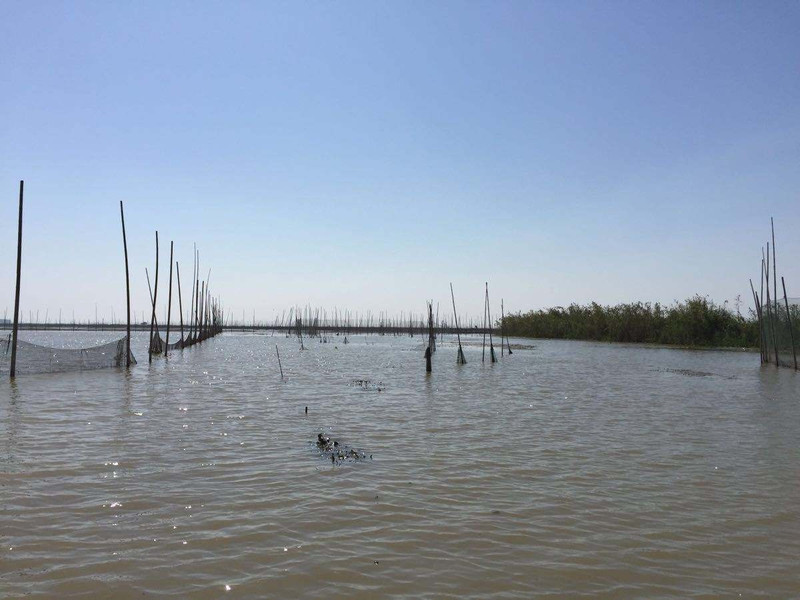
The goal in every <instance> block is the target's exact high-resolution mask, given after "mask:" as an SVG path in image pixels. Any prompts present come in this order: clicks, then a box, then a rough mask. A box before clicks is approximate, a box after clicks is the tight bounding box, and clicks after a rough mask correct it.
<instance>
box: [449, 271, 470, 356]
mask: <svg viewBox="0 0 800 600" xmlns="http://www.w3.org/2000/svg"><path fill="white" fill-rule="evenodd" d="M450 297H451V298H452V299H453V317H454V318H455V321H456V336H457V338H458V355H457V356H456V363H457V364H459V365H465V364H467V359H466V358H464V349H463V348H462V347H461V331H460V330H459V327H458V313H457V312H456V296H455V294H454V293H453V283H452V282H450Z"/></svg>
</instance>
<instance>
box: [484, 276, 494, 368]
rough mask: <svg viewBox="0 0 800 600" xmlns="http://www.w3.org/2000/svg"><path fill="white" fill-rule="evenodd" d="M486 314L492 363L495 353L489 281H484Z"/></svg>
mask: <svg viewBox="0 0 800 600" xmlns="http://www.w3.org/2000/svg"><path fill="white" fill-rule="evenodd" d="M486 316H487V317H488V318H489V356H490V358H491V361H492V362H493V363H496V362H497V355H496V354H495V353H494V340H493V339H492V308H491V305H490V304H489V282H488V281H487V282H486Z"/></svg>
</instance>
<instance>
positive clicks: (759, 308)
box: [750, 279, 764, 363]
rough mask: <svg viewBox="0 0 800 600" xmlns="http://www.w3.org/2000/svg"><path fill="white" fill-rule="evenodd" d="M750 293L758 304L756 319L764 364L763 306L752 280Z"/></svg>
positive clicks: (759, 345)
mask: <svg viewBox="0 0 800 600" xmlns="http://www.w3.org/2000/svg"><path fill="white" fill-rule="evenodd" d="M750 291H751V292H753V301H754V302H755V303H756V317H757V318H758V349H759V351H760V353H761V362H762V363H763V362H764V331H763V329H762V328H763V323H762V320H761V306H760V303H759V300H758V294H757V293H756V289H755V287H753V280H752V279H751V280H750Z"/></svg>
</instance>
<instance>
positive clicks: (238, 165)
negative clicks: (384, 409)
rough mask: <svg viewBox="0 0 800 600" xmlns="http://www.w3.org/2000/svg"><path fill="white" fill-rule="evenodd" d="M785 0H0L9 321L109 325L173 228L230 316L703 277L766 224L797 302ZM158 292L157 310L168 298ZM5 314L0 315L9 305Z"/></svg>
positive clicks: (652, 294) (718, 277) (798, 191)
mask: <svg viewBox="0 0 800 600" xmlns="http://www.w3.org/2000/svg"><path fill="white" fill-rule="evenodd" d="M799 30H800V4H798V3H797V2H788V1H787V2H780V1H772V2H733V1H727V0H726V1H724V2H723V1H720V2H696V1H693V2H681V1H676V2H646V1H636V2H625V1H611V2H599V1H591V2H589V1H587V2H574V1H569V0H567V1H564V2H534V1H527V2H506V1H493V2H475V1H463V2H445V1H441V2H414V1H406V0H404V1H402V2H400V1H396V2H388V1H387V2H346V1H340V2H331V1H329V2H211V1H201V2H197V1H192V2H179V1H174V2H168V3H164V2H146V1H145V2H127V3H125V2H50V1H47V2H37V1H25V2H9V1H6V0H2V1H0V89H2V93H0V256H2V258H3V260H2V265H3V266H2V268H0V311H2V312H3V313H5V311H7V312H8V314H9V316H10V314H11V313H12V311H13V305H14V280H15V279H14V278H15V268H14V267H15V265H14V261H15V256H16V220H17V202H18V189H19V180H21V179H24V180H25V223H24V240H23V276H22V293H21V296H22V299H21V313H22V317H23V319H27V318H28V315H30V314H33V315H36V313H37V312H38V313H39V315H40V316H39V319H40V320H42V321H43V320H44V318H45V315H48V316H49V319H50V320H51V321H52V320H54V319H56V315H57V314H58V313H59V311H61V312H62V318H63V319H64V320H69V319H71V318H72V314H73V311H74V314H75V316H76V318H77V319H87V318H91V319H93V318H94V315H95V311H97V314H98V315H99V318H101V319H105V320H109V319H110V318H111V317H112V314H113V316H114V318H115V319H117V320H119V319H120V318H121V315H122V314H123V313H124V310H125V271H124V261H123V250H122V238H121V229H120V223H119V202H120V201H123V202H124V204H125V213H126V214H125V217H126V226H127V234H128V251H129V259H130V268H131V294H132V303H133V310H134V311H135V313H136V315H135V316H136V318H137V320H142V318H141V315H142V314H144V313H145V311H147V309H148V303H149V299H148V292H147V283H146V279H145V268H147V269H148V270H149V271H150V275H151V277H152V276H153V274H154V273H153V270H154V267H155V247H154V246H155V231H156V230H158V232H159V238H160V250H161V253H160V260H161V262H160V274H159V278H160V280H159V297H160V298H164V299H165V298H166V281H167V278H168V273H169V241H174V245H175V256H176V258H177V260H178V261H179V263H180V265H181V270H182V276H183V280H182V284H183V294H184V295H188V294H189V289H188V288H189V284H188V283H187V280H188V277H189V273H190V272H191V270H192V267H191V262H192V253H193V249H192V248H193V244H194V243H196V244H197V247H198V249H199V252H200V262H201V272H202V273H203V275H204V276H205V275H206V273H207V270H208V268H211V269H212V272H211V287H212V290H213V292H214V293H215V294H216V295H218V296H219V297H220V298H221V300H222V302H223V304H224V305H225V307H226V309H227V310H228V312H229V314H233V315H237V318H241V314H242V313H243V312H244V314H245V315H246V319H247V320H248V321H250V320H251V319H252V318H253V314H255V318H256V319H258V320H271V319H274V318H275V316H276V315H278V316H279V315H280V314H281V313H282V311H284V310H286V309H288V308H289V307H292V306H298V305H299V306H305V305H311V306H314V307H323V308H326V309H328V310H329V311H330V310H332V309H333V308H334V307H338V309H340V310H343V309H348V310H350V311H351V312H356V311H359V312H361V313H363V312H366V311H368V310H369V311H372V312H373V313H375V314H377V313H379V312H388V313H390V314H397V315H399V314H400V312H401V311H403V312H404V313H406V314H407V313H408V312H409V311H413V312H415V313H422V312H423V311H424V310H425V301H426V300H429V299H431V300H433V301H434V303H439V304H440V306H441V309H440V310H441V311H442V312H443V313H444V312H445V311H446V310H447V309H448V307H449V306H450V304H449V303H450V288H449V283H450V282H452V283H453V286H454V289H455V294H456V302H457V305H458V310H459V312H460V313H464V314H468V315H475V317H476V318H480V316H481V315H482V312H483V298H484V284H485V282H488V283H489V291H490V296H491V300H492V311H493V313H494V314H497V313H498V312H499V301H500V299H501V298H502V299H503V301H504V305H505V309H506V311H507V312H517V311H523V312H524V311H528V310H531V309H538V308H543V307H549V306H556V305H561V306H566V305H568V304H570V303H573V302H577V303H586V302H591V301H596V302H598V303H600V304H614V303H618V302H630V301H638V300H641V301H650V302H656V301H658V302H663V303H671V302H673V301H676V300H683V299H686V298H688V297H690V296H693V295H695V294H701V295H704V296H708V297H709V298H711V299H713V300H715V301H717V302H724V301H726V300H728V301H729V302H730V305H731V306H733V304H734V302H735V299H736V297H737V296H741V299H742V301H743V305H742V310H743V311H744V310H746V308H747V307H748V306H751V305H752V304H753V303H752V296H751V294H750V288H749V283H748V279H749V278H751V277H752V278H753V279H754V280H756V279H757V278H758V277H759V273H760V257H761V247H762V246H763V245H764V244H765V243H766V242H767V241H768V240H769V235H770V230H769V227H770V223H769V218H770V216H773V217H774V218H775V229H776V237H777V246H778V247H777V254H778V257H777V258H778V260H777V267H778V276H779V277H780V276H781V275H784V276H785V278H786V282H787V291H788V293H789V296H800V261H799V260H798V258H799V257H800V236H798V231H800V169H798V166H799V165H800V160H799V159H800V35H798V31H799ZM159 305H160V309H159V310H161V311H163V305H162V303H161V302H159ZM0 316H2V315H0Z"/></svg>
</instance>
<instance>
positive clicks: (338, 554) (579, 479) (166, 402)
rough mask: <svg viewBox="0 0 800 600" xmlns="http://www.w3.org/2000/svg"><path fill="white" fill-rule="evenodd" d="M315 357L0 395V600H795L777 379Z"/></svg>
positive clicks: (729, 365) (342, 353) (259, 343)
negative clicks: (338, 455) (351, 456)
mask: <svg viewBox="0 0 800 600" xmlns="http://www.w3.org/2000/svg"><path fill="white" fill-rule="evenodd" d="M101 335H102V334H101ZM59 336H60V337H59ZM110 337H112V336H109V337H107V338H101V337H99V336H98V334H97V333H80V332H78V333H73V332H69V333H57V334H45V333H41V334H39V335H37V334H36V332H25V335H24V337H23V339H28V340H32V341H36V340H40V341H49V342H50V343H62V342H66V343H69V344H72V345H81V344H84V345H88V344H90V343H98V342H101V341H107V340H108V339H110ZM331 339H332V342H331V343H328V344H320V343H318V342H317V341H316V340H306V341H305V343H306V348H307V349H306V350H305V351H302V352H301V351H300V350H299V348H298V344H297V341H296V340H295V339H287V338H285V337H283V336H280V335H276V336H269V335H248V334H224V335H222V336H219V337H217V338H215V339H213V340H209V341H207V342H205V343H204V344H202V345H200V346H198V347H194V348H190V349H187V350H185V351H183V352H177V353H175V354H174V355H173V356H172V357H170V358H169V359H168V360H164V359H161V358H159V359H156V360H155V361H154V363H153V364H152V365H151V366H148V364H147V357H146V354H145V353H144V347H145V344H144V337H143V336H142V335H140V334H139V335H137V338H136V341H135V344H134V352H135V354H136V355H137V358H138V359H139V364H138V365H137V366H136V367H134V368H133V369H131V371H130V372H127V373H126V372H123V371H118V370H103V371H92V372H82V373H68V374H45V375H26V376H24V377H18V378H17V380H16V382H15V383H13V384H10V383H9V382H8V381H7V380H3V381H2V382H0V597H2V598H19V597H26V596H30V597H41V598H123V599H124V598H141V597H148V596H152V597H171V598H198V599H205V598H271V597H274V598H319V597H331V598H459V599H462V598H489V597H491V598H580V597H585V598H599V597H602V598H690V597H694V598H738V597H740V595H741V597H747V598H753V597H764V598H797V597H800V443H798V442H799V441H800V376H798V374H795V373H793V372H792V371H791V370H788V369H781V370H777V369H775V368H774V367H760V366H759V364H758V355H757V354H752V353H733V352H691V351H686V350H669V349H658V348H643V347H635V346H620V345H608V344H594V343H581V342H564V341H545V340H537V341H534V342H532V343H533V347H532V348H531V347H528V348H520V349H517V350H515V351H514V354H513V356H511V357H505V358H502V359H500V362H498V363H497V364H494V365H492V364H489V363H487V364H481V351H480V347H476V346H475V345H472V344H468V345H466V346H465V353H466V357H467V360H468V361H469V362H468V364H467V365H464V366H458V365H456V349H455V347H454V346H453V345H452V343H451V340H449V339H447V340H445V343H443V344H441V345H440V347H439V350H438V352H436V354H435V355H434V365H433V368H434V372H433V374H432V376H426V375H425V361H424V357H423V347H422V342H421V340H420V339H419V338H413V339H411V338H408V337H396V338H395V337H379V336H372V337H364V336H352V337H350V338H349V340H348V341H349V342H350V343H349V344H347V345H344V344H342V343H341V338H336V337H335V336H334V337H333V338H331ZM473 341H474V340H473ZM518 342H520V343H527V344H530V343H531V342H529V341H528V342H525V341H522V340H518ZM276 343H277V344H278V345H279V347H280V352H281V360H282V362H283V369H284V372H285V374H286V377H287V380H286V381H285V382H281V380H280V375H279V373H278V365H277V360H276V358H275V344H276ZM498 354H499V353H498ZM697 373H702V376H696V375H695V374H697ZM357 380H362V381H363V380H369V381H371V382H376V383H377V382H380V391H378V387H379V386H377V385H375V386H355V385H353V382H354V381H357ZM306 406H307V407H308V414H305V410H304V409H305V407H306ZM320 432H323V433H325V434H326V435H329V436H331V437H332V438H334V439H337V440H341V442H342V443H344V444H347V445H349V446H353V447H357V448H359V449H363V451H364V452H365V453H366V454H367V455H370V454H371V455H372V460H369V459H367V460H361V461H354V462H347V463H344V464H338V465H332V464H331V462H330V460H325V459H323V458H321V457H320V455H319V452H318V451H317V449H316V446H315V444H314V440H315V439H316V436H317V434H318V433H320Z"/></svg>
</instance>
